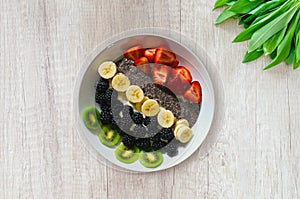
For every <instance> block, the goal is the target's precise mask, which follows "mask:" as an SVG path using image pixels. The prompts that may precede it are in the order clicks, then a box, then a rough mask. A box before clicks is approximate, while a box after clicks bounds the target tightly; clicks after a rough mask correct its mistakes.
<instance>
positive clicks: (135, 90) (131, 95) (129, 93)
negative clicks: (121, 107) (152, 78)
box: [126, 85, 144, 103]
mask: <svg viewBox="0 0 300 199" xmlns="http://www.w3.org/2000/svg"><path fill="white" fill-rule="evenodd" d="M126 97H127V99H128V100H129V101H130V102H132V103H138V102H141V101H142V100H143V99H144V91H143V90H142V89H141V88H140V87H139V86H136V85H131V86H129V87H128V88H127V90H126Z"/></svg>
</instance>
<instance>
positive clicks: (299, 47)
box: [293, 23, 300, 69]
mask: <svg viewBox="0 0 300 199" xmlns="http://www.w3.org/2000/svg"><path fill="white" fill-rule="evenodd" d="M296 33H297V34H296V41H295V58H294V66H293V68H294V69H297V68H298V67H299V66H300V23H298V28H297V31H296Z"/></svg>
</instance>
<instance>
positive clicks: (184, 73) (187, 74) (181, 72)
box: [174, 66, 192, 82]
mask: <svg viewBox="0 0 300 199" xmlns="http://www.w3.org/2000/svg"><path fill="white" fill-rule="evenodd" d="M174 71H175V72H176V74H177V75H180V76H182V77H183V78H184V79H185V80H186V81H188V82H192V75H191V73H190V71H189V70H188V69H187V68H186V67H184V66H179V67H176V68H174Z"/></svg>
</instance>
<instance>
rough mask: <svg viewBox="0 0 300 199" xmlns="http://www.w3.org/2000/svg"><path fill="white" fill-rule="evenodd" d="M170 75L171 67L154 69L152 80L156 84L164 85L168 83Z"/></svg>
mask: <svg viewBox="0 0 300 199" xmlns="http://www.w3.org/2000/svg"><path fill="white" fill-rule="evenodd" d="M169 74H170V67H169V66H161V67H153V68H152V80H153V82H154V83H155V84H159V85H163V84H165V83H166V82H167V79H168V76H169Z"/></svg>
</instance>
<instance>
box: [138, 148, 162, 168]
mask: <svg viewBox="0 0 300 199" xmlns="http://www.w3.org/2000/svg"><path fill="white" fill-rule="evenodd" d="M139 160H140V163H141V164H142V165H144V166H145V167H147V168H156V167H158V166H159V165H161V163H162V162H163V156H162V153H161V152H159V151H151V152H144V151H142V152H141V153H140V157H139Z"/></svg>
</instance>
